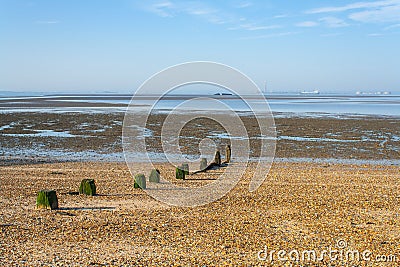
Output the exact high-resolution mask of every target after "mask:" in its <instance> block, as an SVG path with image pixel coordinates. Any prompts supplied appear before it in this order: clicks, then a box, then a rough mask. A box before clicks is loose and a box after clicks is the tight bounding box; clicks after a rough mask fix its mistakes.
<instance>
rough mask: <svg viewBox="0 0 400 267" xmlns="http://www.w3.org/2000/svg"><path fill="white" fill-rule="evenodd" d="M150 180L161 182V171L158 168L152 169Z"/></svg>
mask: <svg viewBox="0 0 400 267" xmlns="http://www.w3.org/2000/svg"><path fill="white" fill-rule="evenodd" d="M149 182H151V183H159V182H160V171H159V170H157V169H152V170H151V173H150V177H149Z"/></svg>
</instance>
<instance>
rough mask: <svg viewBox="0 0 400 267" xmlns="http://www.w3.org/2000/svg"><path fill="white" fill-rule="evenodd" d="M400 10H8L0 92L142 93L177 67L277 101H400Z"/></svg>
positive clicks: (0, 36)
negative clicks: (239, 80) (231, 74)
mask: <svg viewBox="0 0 400 267" xmlns="http://www.w3.org/2000/svg"><path fill="white" fill-rule="evenodd" d="M399 47H400V0H379V1H342V0H339V1H325V0H308V1H295V0H293V1H278V0H274V1H272V0H270V1H268V0H265V1H246V0H244V1H242V0H234V1H178V0H159V1H134V0H57V1H55V0H40V1H39V0H0V91H2V90H12V91H54V92H56V91H62V92H88V93H90V92H92V93H94V92H104V91H109V92H116V93H127V92H128V93H129V92H133V91H135V90H136V89H137V88H138V86H140V84H142V83H143V82H144V81H145V80H146V79H147V78H149V77H150V76H152V75H153V74H155V73H157V72H159V71H160V70H162V69H164V68H167V67H169V66H172V65H176V64H179V63H183V62H189V61H213V62H219V63H223V64H226V65H229V66H232V67H234V68H236V69H238V70H240V71H242V72H243V73H245V74H246V75H247V76H249V77H250V78H251V79H253V80H254V81H255V83H256V84H257V85H259V86H260V87H264V85H265V83H266V84H267V89H268V91H272V92H282V91H291V92H296V91H302V90H315V89H318V90H320V91H321V92H355V91H380V90H386V91H400V75H399V73H400V49H399Z"/></svg>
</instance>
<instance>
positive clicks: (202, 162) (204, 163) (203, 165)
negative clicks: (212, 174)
mask: <svg viewBox="0 0 400 267" xmlns="http://www.w3.org/2000/svg"><path fill="white" fill-rule="evenodd" d="M205 169H207V159H206V158H201V160H200V171H204V170H205Z"/></svg>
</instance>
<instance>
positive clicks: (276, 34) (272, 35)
mask: <svg viewBox="0 0 400 267" xmlns="http://www.w3.org/2000/svg"><path fill="white" fill-rule="evenodd" d="M299 33H300V32H279V33H271V34H263V35H256V36H247V37H242V38H239V40H255V39H267V38H274V37H283V36H289V35H294V34H299Z"/></svg>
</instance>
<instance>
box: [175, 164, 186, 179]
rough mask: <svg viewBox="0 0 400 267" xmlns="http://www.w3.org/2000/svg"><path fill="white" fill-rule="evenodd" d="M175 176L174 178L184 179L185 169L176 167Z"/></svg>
mask: <svg viewBox="0 0 400 267" xmlns="http://www.w3.org/2000/svg"><path fill="white" fill-rule="evenodd" d="M175 177H176V179H185V171H184V170H183V167H182V166H178V167H176V170H175Z"/></svg>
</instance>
